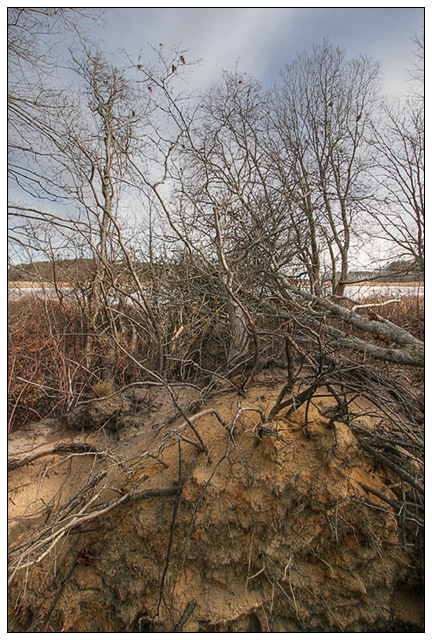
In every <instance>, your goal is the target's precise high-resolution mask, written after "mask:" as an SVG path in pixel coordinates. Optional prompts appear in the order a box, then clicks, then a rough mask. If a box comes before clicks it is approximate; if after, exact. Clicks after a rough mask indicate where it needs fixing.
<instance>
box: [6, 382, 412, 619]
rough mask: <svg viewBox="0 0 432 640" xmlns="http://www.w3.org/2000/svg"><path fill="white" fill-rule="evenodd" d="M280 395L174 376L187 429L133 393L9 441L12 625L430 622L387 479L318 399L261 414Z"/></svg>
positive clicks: (148, 395) (272, 386)
mask: <svg viewBox="0 0 432 640" xmlns="http://www.w3.org/2000/svg"><path fill="white" fill-rule="evenodd" d="M280 388H281V379H280V378H279V379H277V377H275V375H274V374H273V373H272V372H267V373H266V374H262V375H261V378H260V381H259V383H257V384H256V385H254V386H253V388H251V389H249V390H248V393H247V396H246V398H241V397H240V396H239V395H238V394H236V393H233V392H229V393H221V394H220V395H219V396H218V397H217V398H215V399H213V400H212V401H210V402H208V403H207V404H205V405H201V406H199V407H198V406H197V405H196V402H197V400H198V397H199V394H198V392H197V391H196V390H195V389H194V388H192V387H190V388H180V387H177V388H176V387H174V390H176V393H175V399H176V403H177V405H178V407H179V408H180V409H181V410H183V412H184V413H185V415H187V416H193V415H195V416H197V417H195V418H193V419H192V420H191V423H189V424H188V422H187V421H186V420H185V419H184V417H183V416H180V417H177V418H175V416H176V414H177V415H178V408H177V409H176V408H173V404H172V401H171V399H170V397H169V394H168V393H167V392H166V390H164V389H160V388H159V389H158V388H146V389H140V390H132V391H129V392H127V393H125V394H123V396H121V397H120V398H119V397H118V396H117V397H115V398H113V399H107V400H100V401H98V402H96V403H91V404H89V405H88V407H87V408H84V409H82V410H81V411H80V412H76V413H75V415H73V416H69V418H68V420H65V421H64V423H62V424H60V423H58V422H50V421H46V422H45V423H40V425H39V426H38V427H37V429H35V430H33V431H32V434H31V435H30V434H29V433H27V434H15V435H14V436H12V438H11V442H10V447H9V457H10V458H12V459H13V460H14V461H15V468H11V470H10V473H9V480H10V494H9V497H10V502H9V504H10V508H9V516H10V531H9V546H10V566H11V582H10V588H9V613H10V630H11V631H24V630H30V631H70V632H83V631H87V632H97V631H99V632H103V631H123V632H128V631H129V632H132V631H148V632H171V631H183V632H259V631H261V632H295V631H303V632H304V631H310V632H314V631H316V632H318V631H321V632H322V631H336V632H337V631H339V632H343V631H345V632H348V631H350V632H355V631H372V630H374V631H379V630H383V631H384V630H392V629H393V630H394V629H395V628H398V625H399V628H400V626H401V625H403V624H405V623H406V624H407V625H411V627H410V628H411V629H417V630H421V625H422V608H421V602H420V597H419V596H418V595H416V594H415V592H414V591H413V589H412V588H411V587H414V586H416V585H412V584H411V583H412V579H411V577H410V576H411V575H412V565H413V558H412V551H411V552H410V547H407V550H404V548H403V545H402V543H401V539H400V527H399V526H398V516H397V514H396V513H395V509H392V507H391V506H389V504H388V503H385V502H383V501H382V500H380V499H379V498H377V497H376V496H374V494H373V493H372V492H370V491H369V492H367V491H366V490H365V488H364V487H368V488H369V489H372V490H375V491H376V492H378V493H381V494H382V495H385V496H386V497H387V498H388V499H389V500H392V499H393V498H394V496H393V494H392V490H391V488H390V487H391V479H389V478H388V477H387V476H386V474H385V473H384V471H383V470H382V468H381V467H380V466H379V465H377V464H376V462H374V460H373V459H372V458H369V457H368V456H365V454H364V452H362V450H361V449H360V448H359V446H358V444H357V441H356V439H355V437H354V435H353V434H352V431H351V429H350V428H349V427H348V426H347V425H346V424H344V423H342V422H335V423H334V425H335V427H336V431H335V430H334V429H333V425H332V423H331V416H332V406H333V404H334V401H333V400H331V399H330V398H329V397H327V396H325V395H323V396H321V394H320V393H319V392H318V393H317V394H316V396H315V398H314V400H313V402H312V403H311V404H310V406H308V407H307V410H308V429H305V426H304V425H305V412H306V407H305V406H302V407H301V408H300V409H298V410H297V411H295V412H293V413H291V415H289V416H288V417H286V416H285V418H284V415H283V412H282V413H281V414H279V415H278V417H277V419H273V420H266V419H265V418H267V416H268V413H269V409H270V408H271V407H272V406H273V405H274V403H275V401H276V398H277V396H278V392H279V390H280ZM170 412H171V413H170ZM262 416H264V420H262V419H261V418H262ZM83 424H85V427H86V430H85V431H83V430H82V428H81V426H82V425H83ZM92 425H93V428H92ZM329 426H330V427H331V428H329ZM197 434H198V435H199V437H200V438H201V439H202V442H203V443H204V445H205V448H206V450H207V452H205V451H202V450H201V449H200V446H197V445H199V442H198V440H197ZM335 434H336V437H335ZM308 435H309V437H308ZM336 439H337V440H336ZM59 443H61V444H62V445H65V444H66V443H69V445H70V444H71V443H73V446H70V447H69V450H66V449H63V450H60V449H59ZM50 451H51V453H50ZM37 453H39V454H40V453H43V454H44V455H41V456H40V457H37V458H34V459H33V460H30V461H29V460H28V458H29V457H34V456H35V454H37ZM25 458H27V460H25ZM19 461H21V462H19ZM21 463H22V464H21ZM12 467H13V465H12ZM407 628H408V627H407Z"/></svg>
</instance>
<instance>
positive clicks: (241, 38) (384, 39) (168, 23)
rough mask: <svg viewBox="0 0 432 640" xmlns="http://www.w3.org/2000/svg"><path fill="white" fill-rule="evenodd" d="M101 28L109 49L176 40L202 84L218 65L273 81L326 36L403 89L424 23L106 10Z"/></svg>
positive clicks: (371, 16)
mask: <svg viewBox="0 0 432 640" xmlns="http://www.w3.org/2000/svg"><path fill="white" fill-rule="evenodd" d="M105 22H106V28H105V29H104V30H101V31H99V35H100V37H101V38H102V40H103V42H102V43H101V44H102V47H103V49H105V51H106V52H107V53H108V52H109V53H115V52H116V51H118V50H119V49H122V48H126V49H127V50H128V52H130V53H131V54H138V52H139V51H140V49H142V50H143V59H144V60H146V59H147V56H148V55H150V52H149V49H148V45H149V44H151V45H154V46H156V47H158V46H159V43H160V42H162V43H163V44H164V45H165V46H166V47H167V48H169V47H171V46H173V45H176V44H180V45H181V47H182V48H184V49H186V50H188V55H187V57H188V59H189V60H198V59H201V60H202V64H201V65H200V66H199V67H196V68H195V70H194V72H193V76H192V82H193V85H194V86H195V87H196V88H202V89H204V88H205V87H206V86H208V85H209V84H211V82H212V81H213V80H215V79H217V78H218V76H219V73H220V71H221V69H228V70H229V69H232V68H233V66H234V64H235V61H236V60H239V70H240V71H246V72H249V73H252V74H253V76H254V77H255V78H256V79H258V80H261V81H262V82H263V83H264V84H268V85H271V84H272V83H273V82H274V81H275V80H276V79H277V74H278V70H279V69H280V68H281V67H282V66H283V65H284V64H285V63H287V62H290V61H291V60H292V59H293V58H294V57H295V56H296V54H297V53H301V52H302V51H303V50H308V49H310V48H311V47H312V45H313V44H319V43H321V42H322V40H323V39H324V38H328V39H329V40H330V41H331V42H332V43H333V44H335V45H338V46H340V47H342V48H343V49H345V50H346V52H347V53H348V54H349V55H357V54H359V53H363V54H365V55H368V56H370V57H372V58H374V59H375V60H381V61H382V63H383V70H384V74H385V90H386V91H387V92H391V93H395V94H397V93H398V92H400V91H401V89H402V87H403V81H404V77H405V70H406V68H407V67H408V66H409V63H410V58H411V50H412V41H411V38H412V36H413V34H414V33H416V32H418V33H419V32H421V30H422V29H423V26H424V9H423V7H419V8H397V7H388V8H385V7H377V8H374V7H368V8H352V9H351V8H210V9H206V8H196V9H195V8H150V9H147V8H125V9H122V8H113V9H110V8H106V9H105Z"/></svg>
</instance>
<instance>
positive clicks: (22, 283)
mask: <svg viewBox="0 0 432 640" xmlns="http://www.w3.org/2000/svg"><path fill="white" fill-rule="evenodd" d="M304 284H306V282H305V283H304ZM329 285H330V283H329V282H325V283H324V286H329ZM71 286H72V283H69V282H57V287H60V288H61V287H71ZM345 286H346V287H424V282H370V281H365V282H348V283H347V284H346V285H345ZM8 288H10V289H45V288H46V289H54V288H55V285H54V283H53V282H32V281H26V280H16V281H13V280H11V281H9V282H8Z"/></svg>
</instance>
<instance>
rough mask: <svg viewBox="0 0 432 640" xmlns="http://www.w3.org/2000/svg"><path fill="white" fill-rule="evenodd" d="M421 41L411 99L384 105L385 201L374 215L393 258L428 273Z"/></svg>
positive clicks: (377, 138)
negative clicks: (426, 262)
mask: <svg viewBox="0 0 432 640" xmlns="http://www.w3.org/2000/svg"><path fill="white" fill-rule="evenodd" d="M415 42H416V49H415V54H416V63H415V64H414V66H413V68H412V70H411V74H410V78H409V80H410V82H411V86H410V87H409V92H410V97H408V98H406V99H405V101H404V102H401V101H397V102H396V103H395V104H394V105H388V104H387V103H384V104H383V117H382V121H381V122H380V124H379V126H376V127H375V129H374V145H375V148H376V150H377V152H378V153H377V166H376V168H375V172H374V176H375V179H376V181H377V182H378V184H379V201H378V206H377V207H375V208H374V209H373V214H374V217H375V219H376V221H377V222H378V225H379V229H380V235H381V236H382V237H383V238H384V239H386V240H390V242H391V245H392V248H393V250H394V251H395V255H394V256H393V258H398V259H403V260H405V261H407V260H408V262H410V263H411V265H412V268H413V270H416V271H420V272H421V273H422V274H424V260H425V256H424V250H425V245H424V238H425V194H424V150H425V146H424V136H425V126H424V85H423V77H424V71H423V62H424V42H423V41H422V40H421V39H418V38H417V39H416V41H415Z"/></svg>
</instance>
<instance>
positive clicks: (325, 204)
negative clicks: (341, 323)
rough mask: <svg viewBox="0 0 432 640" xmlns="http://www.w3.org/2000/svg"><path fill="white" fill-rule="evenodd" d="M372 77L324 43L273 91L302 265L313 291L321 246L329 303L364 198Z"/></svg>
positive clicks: (338, 286) (358, 61) (373, 68)
mask: <svg viewBox="0 0 432 640" xmlns="http://www.w3.org/2000/svg"><path fill="white" fill-rule="evenodd" d="M378 71H379V69H378V65H377V64H375V63H373V62H371V61H370V60H369V59H367V58H365V57H363V56H359V57H357V58H353V59H347V57H346V55H345V54H344V52H343V51H341V50H340V49H339V48H336V47H334V46H332V45H330V44H329V43H328V42H326V41H325V42H324V43H323V44H322V45H320V46H315V47H314V48H313V52H312V54H311V55H308V54H306V53H303V54H302V55H299V56H298V57H297V58H296V60H295V61H294V62H293V63H292V64H290V65H287V66H286V67H285V68H284V70H283V71H282V73H281V78H282V83H281V86H280V87H278V88H277V89H276V90H275V94H276V97H275V113H274V116H273V120H274V129H275V133H276V135H277V136H278V138H279V140H280V149H281V153H282V154H283V156H282V157H283V158H284V163H286V164H287V166H288V167H289V172H290V174H291V175H290V176H288V178H286V177H284V183H285V184H286V183H288V185H289V191H290V192H291V194H292V191H293V190H295V192H296V194H297V195H296V197H295V202H296V206H297V207H299V208H300V210H301V211H302V212H303V216H304V219H305V227H306V229H307V236H306V237H307V239H308V241H309V243H310V246H311V249H310V252H311V253H310V256H309V255H308V254H307V253H306V252H305V256H304V257H305V258H306V259H309V260H310V263H309V264H307V265H306V266H307V269H308V272H309V276H310V278H311V281H312V289H316V285H317V282H318V277H319V276H318V274H319V271H320V267H321V264H320V263H322V260H323V258H322V257H320V255H319V254H320V253H322V250H321V246H320V241H319V238H321V239H322V240H324V242H325V244H326V245H327V260H330V264H331V269H332V291H333V293H334V294H335V295H342V294H343V291H344V286H345V285H344V282H345V281H346V276H347V274H348V265H349V251H350V244H351V236H352V232H353V228H354V226H355V223H356V218H357V217H358V215H359V214H360V213H361V211H362V209H364V204H363V202H364V199H365V198H367V196H368V195H369V189H368V185H367V182H366V169H367V168H368V166H369V163H368V158H367V156H366V155H365V154H366V151H367V146H366V145H365V138H366V135H367V132H368V130H369V128H370V118H371V116H372V113H373V109H374V106H375V101H376V88H377V84H376V82H377V77H378ZM290 197H291V198H292V197H293V195H290Z"/></svg>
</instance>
